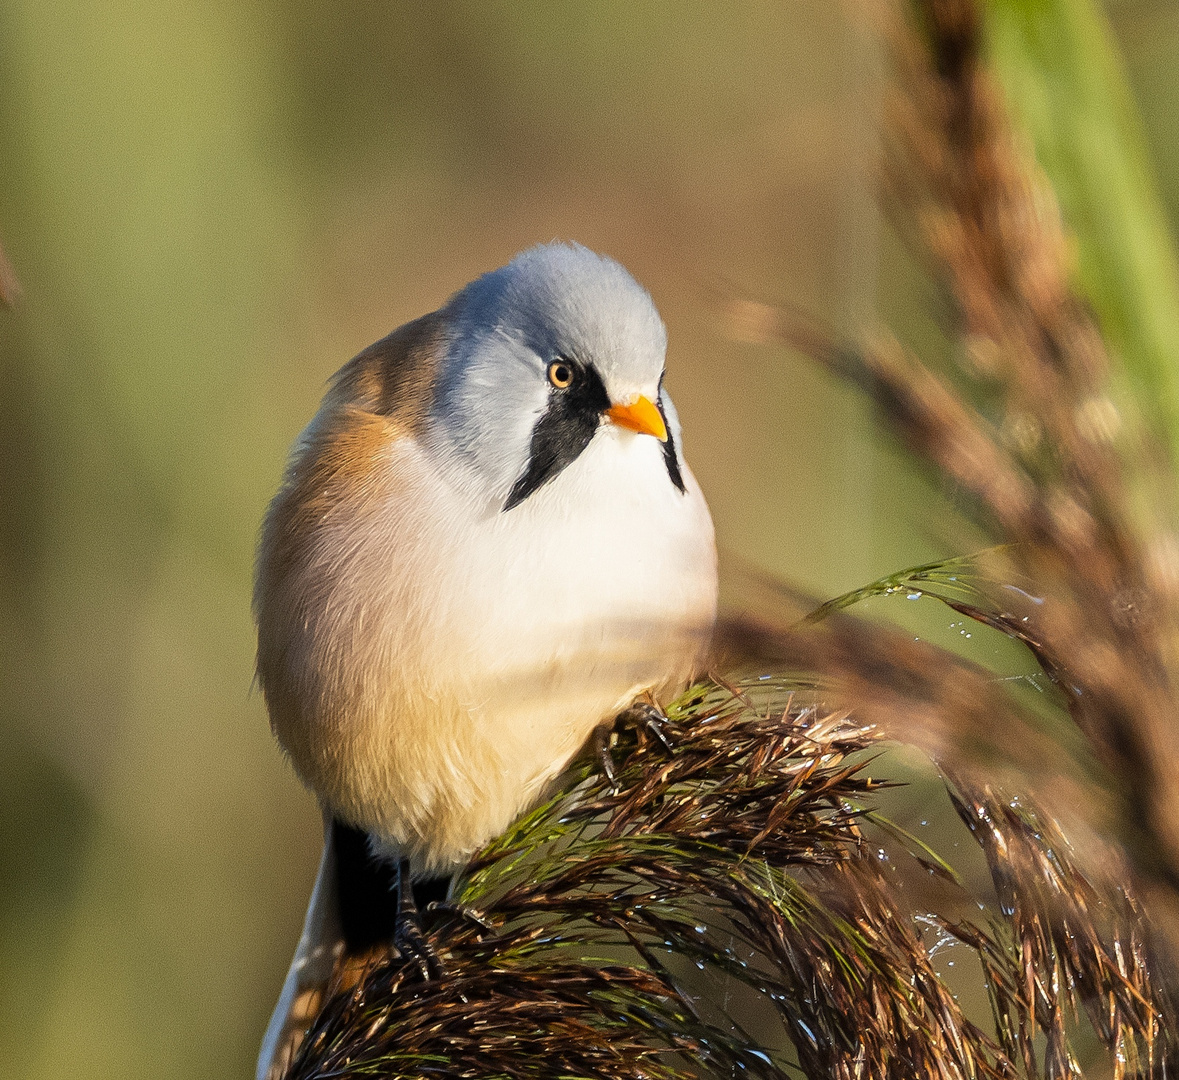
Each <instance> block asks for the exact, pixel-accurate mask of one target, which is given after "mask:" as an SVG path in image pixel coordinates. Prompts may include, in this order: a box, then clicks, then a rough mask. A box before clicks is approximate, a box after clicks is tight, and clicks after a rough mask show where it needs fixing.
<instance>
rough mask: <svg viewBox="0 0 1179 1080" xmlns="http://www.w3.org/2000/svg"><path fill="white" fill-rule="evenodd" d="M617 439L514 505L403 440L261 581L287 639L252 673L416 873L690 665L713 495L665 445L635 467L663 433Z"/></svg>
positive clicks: (332, 793)
mask: <svg viewBox="0 0 1179 1080" xmlns="http://www.w3.org/2000/svg"><path fill="white" fill-rule="evenodd" d="M605 435H608V436H609V437H608V438H605V437H602V436H605ZM615 435H616V433H615V432H612V431H611V432H603V433H601V435H600V436H599V437H598V438H596V439H595V441H594V443H593V444H591V446H590V447H589V448H588V449H587V450H586V452H585V453H584V454H583V455H582V457H581V458H580V459H579V460H578V461H577V462H574V464H573V465H571V466H570V467H569V469H567V470H566V475H564V476H563V478H562V479H563V483H562V484H561V485H560V487H559V489H558V487H557V485H553V486H552V487H551V488H546V489H542V490H541V491H540V492H538V493H537V494H536V495H534V496H533V497H532V498H530V499H529V500H527V502H526V503H524V504H523V505H521V506H519V507H517V508H515V509H513V510H512V511H510V512H508V513H500V512H498V509H497V508H482V509H481V510H476V511H472V510H471V509H470V506H469V501H467V500H465V499H463V498H462V497H461V495H460V493H456V492H453V491H451V490H449V489H448V488H447V487H446V486H445V485H439V484H436V483H435V484H431V483H429V482H428V480H429V478H428V476H426V475H424V474H425V471H426V468H427V463H426V462H425V460H424V458H423V457H422V455H421V452H420V451H418V450H417V449H416V448H415V447H414V446H413V445H412V443H409V442H408V441H406V442H405V443H403V444H401V446H400V447H399V448H398V449H397V450H395V452H396V453H398V454H399V455H402V456H401V458H400V460H398V461H396V462H391V463H390V468H389V470H388V472H389V475H391V476H392V475H395V476H397V477H398V478H399V480H398V483H397V484H396V485H395V486H394V485H390V486H389V488H388V489H387V490H384V491H380V492H379V494H378V497H371V494H370V497H369V498H368V499H366V500H365V502H364V503H363V504H359V503H358V504H357V505H354V506H347V505H344V506H341V507H338V508H336V509H335V510H334V511H333V514H332V515H330V516H329V517H328V518H326V519H325V521H324V522H323V523H322V526H321V527H320V528H319V529H318V530H317V532H316V535H315V541H314V547H313V548H312V549H310V550H309V551H308V553H307V557H306V558H305V559H304V560H303V562H302V564H301V565H300V566H299V567H298V568H297V571H296V572H295V573H293V574H291V575H290V580H288V581H286V582H283V583H279V585H278V586H277V587H276V588H275V589H274V590H273V591H272V594H271V596H270V601H271V603H272V605H273V606H274V607H275V609H276V617H275V620H274V625H275V626H276V627H277V628H279V629H282V630H285V632H286V634H287V637H286V640H285V641H284V643H283V644H282V646H281V648H279V649H276V650H274V656H273V658H272V659H271V662H270V668H271V669H272V670H269V671H268V670H264V669H263V657H262V654H261V652H260V658H259V668H260V671H261V672H262V674H263V685H264V689H265V690H266V693H267V699H268V703H269V704H270V708H271V718H272V723H273V726H274V729H275V731H276V734H277V735H278V737H279V739H280V741H281V742H282V744H283V746H284V748H285V749H286V750H287V752H288V753H289V755H290V757H291V760H292V762H293V763H294V765H295V768H296V770H297V771H298V772H299V774H300V775H301V777H302V778H303V779H304V781H305V782H306V783H308V784H309V785H310V786H311V787H312V788H314V789H315V790H316V791H317V792H318V793H319V794H320V797H321V798H322V799H323V800H324V802H325V803H326V804H327V806H328V808H329V809H330V810H331V811H332V812H333V813H335V814H336V815H338V816H339V817H341V818H343V819H344V820H346V821H348V822H349V823H350V824H353V825H355V826H357V827H360V828H363V829H365V830H367V831H368V832H369V833H370V834H372V835H373V837H374V839H375V841H376V842H377V845H378V847H379V848H381V849H383V850H385V851H387V852H388V853H389V854H398V855H401V856H405V857H408V858H409V859H410V860H411V865H412V867H413V870H414V872H415V873H417V874H423V873H437V872H444V871H447V870H449V869H452V868H453V867H454V866H456V865H458V864H461V863H462V862H464V861H465V860H466V859H467V858H468V857H469V856H470V855H471V854H472V852H474V851H475V850H477V849H478V848H479V847H480V846H481V845H482V844H484V843H485V842H486V841H487V840H488V839H490V838H491V837H493V836H495V835H497V834H498V833H500V832H502V831H503V830H504V829H505V828H507V826H508V825H509V824H510V823H511V822H512V820H513V819H514V818H515V817H516V816H517V815H518V814H519V813H520V812H521V811H522V810H524V809H525V808H527V807H528V806H529V805H531V804H533V803H534V802H535V801H536V800H537V799H538V798H539V797H540V796H541V794H542V793H543V791H544V788H545V786H546V785H547V784H548V783H549V782H550V781H551V780H552V779H553V778H554V777H555V776H556V775H558V774H559V773H560V772H561V770H562V769H563V768H564V767H565V765H566V764H567V763H568V761H569V760H570V758H571V757H572V756H573V755H574V754H575V753H576V752H577V750H578V749H579V748H580V747H581V746H582V745H583V744H584V743H585V741H586V739H587V738H588V737H589V735H590V734H591V732H592V731H593V729H594V728H595V727H596V726H598V725H599V724H601V723H603V722H604V721H607V720H608V719H609V718H611V717H612V716H614V715H615V714H616V713H617V712H618V711H619V710H621V709H622V708H623V707H625V706H626V705H627V704H628V703H629V702H630V701H631V700H633V698H634V697H635V696H636V695H637V694H638V693H640V692H641V691H643V690H646V689H651V688H659V687H663V686H669V685H673V684H676V683H679V682H682V681H683V680H684V679H686V678H687V677H688V676H689V675H690V674H691V673H692V672H693V670H695V669H696V668H697V667H698V665H699V663H700V659H701V656H702V652H703V649H704V647H705V646H706V644H707V635H708V632H709V630H710V628H711V625H712V621H713V618H714V615H715V574H716V570H715V552H714V549H713V541H712V531H711V525H710V524H709V523H708V512H707V508H706V507H705V504H704V499H703V496H702V495H701V493H700V491H699V488H698V486H697V485H696V482H695V480H694V478H692V477H691V474H690V473H689V474H688V476H687V480H688V494H687V495H681V494H680V493H679V492H678V491H676V490H675V489H674V488H673V487H672V486H671V485H670V484H669V483H668V482H667V476H666V472H665V471H664V470H663V467H662V462H661V461H659V460H658V458H657V457H653V458H652V461H651V462H650V463H649V464H650V465H651V466H652V467H651V468H647V469H643V468H639V469H636V468H635V461H634V460H633V455H634V453H635V452H636V451H637V452H640V453H644V454H648V455H652V454H654V455H657V454H658V452H659V445H658V444H657V443H656V441H655V440H653V439H644V440H638V439H636V438H635V437H633V436H631V435H629V434H626V435H625V436H624V438H617V437H615ZM628 455H631V456H628ZM648 477H649V478H648ZM415 478H417V479H418V480H419V482H417V483H415V482H414V481H415ZM604 508H605V509H604ZM650 519H656V520H657V521H658V525H659V527H658V528H652V527H650V526H651V524H652V523H653V522H652V521H651V520H650ZM702 522H704V523H705V525H704V527H702ZM374 582H375V583H377V584H376V585H375V586H374V585H373V583H374ZM362 584H363V588H362ZM308 597H312V598H314V606H313V607H311V608H310V609H308V601H307V598H308ZM284 604H286V605H288V609H287V610H286V611H283V610H282V606H283V605H284ZM296 604H299V605H302V609H297V610H293V609H294V606H295V605H296ZM265 614H266V613H265V612H263V613H262V618H265ZM261 621H262V619H260V622H261Z"/></svg>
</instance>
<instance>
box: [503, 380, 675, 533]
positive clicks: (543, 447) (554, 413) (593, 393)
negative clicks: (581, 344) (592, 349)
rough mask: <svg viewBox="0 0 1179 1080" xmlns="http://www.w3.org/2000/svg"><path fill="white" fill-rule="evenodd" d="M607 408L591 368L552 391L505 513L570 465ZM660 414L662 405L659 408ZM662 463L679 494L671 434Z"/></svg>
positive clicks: (603, 388)
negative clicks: (567, 385)
mask: <svg viewBox="0 0 1179 1080" xmlns="http://www.w3.org/2000/svg"><path fill="white" fill-rule="evenodd" d="M608 408H610V397H609V395H608V394H607V393H606V385H605V383H603V382H602V377H601V376H600V375H599V374H598V373H597V371H595V370H594V368H593V367H591V366H587V367H584V368H578V369H576V377H575V379H574V381H573V384H572V385H571V386H570V387H569V388H568V389H567V390H557V389H554V390H553V391H552V392H551V393H550V394H549V404H548V407H547V408H546V409H545V411H544V413H543V414H542V415H541V418H540V419H539V420H538V421H537V422H536V427H535V428H533V430H532V445H531V447H530V449H529V454H528V465H527V467H526V468H525V470H524V472H523V474H522V475H521V476H520V478H519V479H518V480H517V481H516V482H515V484H513V485H512V490H511V491H510V492H509V493H508V499H507V502H505V503H504V505H503V509H504V511H508V510H511V509H512V507H514V506H519V505H520V503H522V502H523V501H524V500H525V499H527V498H528V496H529V495H531V494H532V493H533V492H535V491H537V490H539V489H540V488H542V487H544V485H545V484H547V483H548V482H549V481H550V480H552V479H553V478H554V477H556V476H557V475H558V474H559V473H560V472H561V470H562V469H564V468H565V467H566V466H568V465H571V464H572V463H573V462H574V461H576V460H577V458H578V456H579V455H580V454H581V453H582V451H583V450H585V448H586V447H587V446H589V444H590V440H591V439H592V438H593V437H594V434H595V432H596V431H597V430H598V425H599V424H600V423H601V422H602V413H604V412H605V411H606V410H607V409H608ZM659 411H660V413H662V412H663V406H662V401H661V402H660V406H659ZM663 460H664V462H665V463H666V465H667V474H668V476H670V477H671V482H672V483H673V484H674V485H675V486H676V487H677V488H678V489H679V490H680V491H681V492H682V491H684V490H685V489H684V478H683V476H682V475H681V473H680V465H679V460H678V458H677V457H676V452H675V440H674V439H673V437H672V434H671V432H670V431H668V433H667V442H665V443H664V444H663Z"/></svg>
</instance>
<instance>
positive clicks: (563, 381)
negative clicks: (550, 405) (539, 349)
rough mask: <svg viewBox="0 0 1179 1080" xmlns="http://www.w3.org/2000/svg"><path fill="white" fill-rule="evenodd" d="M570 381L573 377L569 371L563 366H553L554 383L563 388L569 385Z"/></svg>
mask: <svg viewBox="0 0 1179 1080" xmlns="http://www.w3.org/2000/svg"><path fill="white" fill-rule="evenodd" d="M572 379H573V376H572V375H571V374H570V372H569V369H568V368H567V367H566V366H565V365H564V364H554V365H553V382H555V383H556V384H557V385H558V386H565V385H567V384H568V383H570V382H571V381H572Z"/></svg>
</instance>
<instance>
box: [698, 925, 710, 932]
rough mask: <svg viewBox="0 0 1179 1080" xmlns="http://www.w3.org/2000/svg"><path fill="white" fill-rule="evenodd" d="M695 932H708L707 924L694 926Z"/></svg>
mask: <svg viewBox="0 0 1179 1080" xmlns="http://www.w3.org/2000/svg"><path fill="white" fill-rule="evenodd" d="M696 933H698V934H706V933H708V927H707V926H697V927H696Z"/></svg>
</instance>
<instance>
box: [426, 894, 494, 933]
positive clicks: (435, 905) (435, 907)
mask: <svg viewBox="0 0 1179 1080" xmlns="http://www.w3.org/2000/svg"><path fill="white" fill-rule="evenodd" d="M435 911H439V912H444V913H445V914H447V915H454V916H457V917H458V918H460V919H462V920H463V921H464V922H469V923H471V924H472V925H474V926H475V928H476V929H477V930H479V931H481V932H483V933H485V934H490V933H492V932H494V930H495V925H494V924H493V923H491V922H490V921H489V920H488V919H487V918H486V917H485V916H484V915H483V914H482V913H481V912H478V911H476V910H475V909H474V908H471V907H467V906H466V904H460V903H457V902H456V901H454V900H434V901H433V902H432V903H430V904H428V905H427V906H426V913H427V914H432V913H434V912H435Z"/></svg>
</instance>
